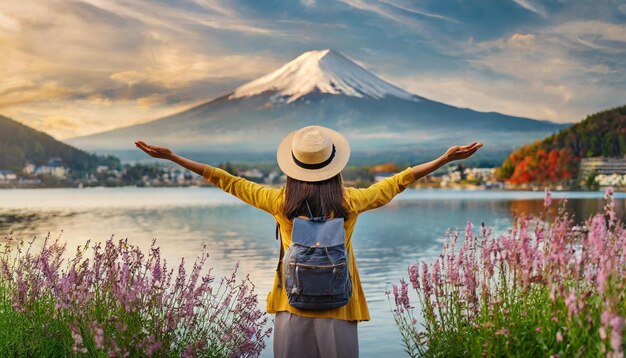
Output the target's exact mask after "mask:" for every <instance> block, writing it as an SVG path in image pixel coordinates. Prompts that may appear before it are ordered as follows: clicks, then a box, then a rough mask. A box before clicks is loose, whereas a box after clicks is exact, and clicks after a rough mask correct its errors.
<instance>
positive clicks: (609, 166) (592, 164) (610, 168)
mask: <svg viewBox="0 0 626 358" xmlns="http://www.w3.org/2000/svg"><path fill="white" fill-rule="evenodd" d="M591 174H596V175H598V174H603V175H612V174H618V175H626V156H625V157H623V158H607V157H593V158H583V159H582V160H581V161H580V170H579V172H578V177H579V178H581V179H584V178H587V177H589V175H591Z"/></svg>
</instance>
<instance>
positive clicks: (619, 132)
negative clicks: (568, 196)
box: [497, 106, 626, 184]
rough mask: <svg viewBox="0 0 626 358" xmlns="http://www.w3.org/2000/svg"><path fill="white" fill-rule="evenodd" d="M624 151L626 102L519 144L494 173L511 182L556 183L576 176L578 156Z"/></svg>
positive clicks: (621, 152)
mask: <svg viewBox="0 0 626 358" xmlns="http://www.w3.org/2000/svg"><path fill="white" fill-rule="evenodd" d="M625 155H626V106H622V107H617V108H613V109H609V110H606V111H602V112H599V113H596V114H593V115H590V116H587V118H585V119H584V120H583V121H581V122H579V123H577V124H575V125H573V126H571V127H569V128H567V129H563V130H561V131H560V132H559V133H557V134H554V135H551V136H550V137H548V138H546V139H543V140H538V141H536V142H534V143H530V144H526V145H524V146H522V147H521V148H519V149H517V150H515V151H513V152H512V153H511V154H510V155H509V156H508V157H507V158H506V159H505V160H504V162H503V163H502V166H501V167H500V168H498V170H497V175H498V176H499V177H500V178H501V179H504V180H507V181H509V182H511V183H514V184H524V183H531V182H533V183H539V182H541V183H556V182H560V181H563V180H567V179H570V178H574V177H576V176H577V174H578V169H579V164H580V160H581V159H582V158H589V157H598V156H603V157H623V156H625Z"/></svg>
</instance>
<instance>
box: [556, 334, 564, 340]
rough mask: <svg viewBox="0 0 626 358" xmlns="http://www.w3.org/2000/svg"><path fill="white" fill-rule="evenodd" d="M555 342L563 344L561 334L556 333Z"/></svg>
mask: <svg viewBox="0 0 626 358" xmlns="http://www.w3.org/2000/svg"><path fill="white" fill-rule="evenodd" d="M556 341H557V342H563V335H562V334H561V331H558V332H556Z"/></svg>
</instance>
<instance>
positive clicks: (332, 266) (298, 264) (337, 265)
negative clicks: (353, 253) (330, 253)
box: [289, 262, 346, 269]
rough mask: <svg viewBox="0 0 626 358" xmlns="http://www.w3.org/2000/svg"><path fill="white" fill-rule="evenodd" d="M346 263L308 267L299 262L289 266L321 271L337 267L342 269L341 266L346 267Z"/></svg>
mask: <svg viewBox="0 0 626 358" xmlns="http://www.w3.org/2000/svg"><path fill="white" fill-rule="evenodd" d="M345 264H346V263H345V262H342V263H339V264H336V265H307V264H300V263H297V262H290V263H289V266H294V265H295V266H299V267H304V268H321V269H331V268H335V267H340V266H345Z"/></svg>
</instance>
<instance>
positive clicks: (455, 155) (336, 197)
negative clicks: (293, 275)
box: [135, 126, 482, 358]
mask: <svg viewBox="0 0 626 358" xmlns="http://www.w3.org/2000/svg"><path fill="white" fill-rule="evenodd" d="M135 144H136V145H137V147H139V148H140V149H142V150H143V151H144V152H146V153H147V154H149V155H150V156H152V157H155V158H163V159H168V160H171V161H173V162H175V163H178V164H179V165H181V166H183V167H185V168H187V169H189V170H191V171H193V172H196V173H198V174H200V175H202V176H203V177H204V178H205V180H207V181H209V182H211V183H213V184H215V185H216V186H217V187H219V188H221V189H223V190H224V191H226V192H228V193H231V194H232V195H235V196H236V197H238V198H239V199H241V200H243V201H244V202H246V203H248V204H250V205H252V206H255V207H257V208H259V209H261V210H264V211H266V212H268V213H269V214H271V215H272V216H273V217H274V218H275V219H276V221H277V222H278V224H279V227H280V237H281V244H282V246H283V247H282V248H283V251H287V248H288V247H289V245H290V243H291V233H292V232H291V229H292V227H293V219H294V218H295V217H298V216H307V217H308V216H310V215H309V209H310V212H311V213H312V214H313V215H314V216H326V217H333V218H343V219H344V229H345V246H346V251H347V252H348V255H347V256H348V257H349V258H350V260H349V261H348V271H349V273H350V279H351V283H352V287H353V289H352V293H351V296H350V299H349V301H348V303H347V304H345V305H343V306H341V307H337V308H332V309H326V310H306V309H298V308H296V307H293V306H291V305H290V304H289V302H288V298H287V294H286V291H285V288H284V285H283V284H279V280H280V276H279V273H280V272H281V270H282V268H281V267H280V266H279V268H277V272H276V273H275V275H274V285H273V288H272V290H271V291H270V293H269V294H268V296H267V307H266V308H267V312H268V313H275V314H276V317H275V329H274V356H275V357H325V358H326V357H357V356H358V349H359V348H358V335H357V323H358V322H360V321H368V320H369V319H370V315H369V311H368V307H367V302H366V300H365V296H364V293H363V288H362V286H361V281H360V278H359V273H358V270H357V265H356V260H355V259H354V255H353V250H352V242H351V238H352V232H353V230H354V225H355V223H356V220H357V217H358V215H359V214H360V213H362V212H364V211H367V210H370V209H374V208H377V207H380V206H382V205H385V204H387V203H388V202H389V201H391V199H392V198H393V197H394V196H396V195H397V194H398V193H400V192H402V191H403V190H404V189H405V188H406V187H407V186H409V185H410V184H412V183H413V182H415V181H416V180H417V179H419V178H421V177H423V176H425V175H427V174H429V173H431V172H432V171H434V170H436V169H437V168H439V167H441V166H442V165H443V164H446V163H449V162H451V161H453V160H458V159H465V158H468V157H469V156H471V155H472V154H474V153H475V152H476V151H477V150H478V149H479V148H480V147H482V144H481V143H477V142H474V143H472V144H470V145H466V146H454V147H451V148H450V149H448V150H447V151H446V152H445V153H444V154H443V155H442V156H440V157H439V158H437V159H435V160H432V161H430V162H428V163H424V164H420V165H417V166H414V167H408V168H407V169H405V170H403V171H402V172H400V173H398V174H395V175H393V176H391V177H389V178H386V179H384V180H382V181H380V182H378V183H375V184H373V185H371V186H370V187H368V188H365V189H357V188H351V187H343V185H342V178H341V170H342V169H343V168H344V167H345V166H346V164H347V162H348V158H349V157H350V146H349V144H348V141H347V140H346V138H345V137H344V136H342V135H341V134H339V133H338V132H336V131H334V130H332V129H329V128H325V127H320V126H308V127H304V128H302V129H300V130H298V131H294V132H292V133H290V134H289V135H287V136H286V137H285V138H284V139H283V140H282V142H281V143H280V145H279V147H278V152H277V161H278V165H279V167H280V169H281V170H282V171H283V173H285V175H286V176H287V183H286V185H285V186H284V187H281V188H270V187H264V186H262V185H260V184H257V183H254V182H252V181H248V180H246V179H244V178H240V177H236V176H233V175H231V174H229V173H227V172H225V171H224V170H221V169H219V168H215V167H212V166H210V165H207V164H202V163H198V162H194V161H191V160H189V159H185V158H183V157H180V156H178V155H176V154H174V153H173V152H172V151H171V150H169V149H167V148H163V147H156V146H151V145H148V144H146V143H144V142H142V141H137V142H135ZM307 205H308V206H309V208H307ZM281 283H282V281H281Z"/></svg>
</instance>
